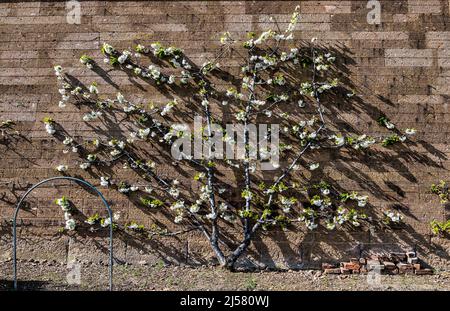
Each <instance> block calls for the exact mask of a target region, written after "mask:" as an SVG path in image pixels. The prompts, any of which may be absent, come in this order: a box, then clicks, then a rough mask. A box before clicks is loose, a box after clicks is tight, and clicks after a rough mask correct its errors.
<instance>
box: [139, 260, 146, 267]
mask: <svg viewBox="0 0 450 311" xmlns="http://www.w3.org/2000/svg"><path fill="white" fill-rule="evenodd" d="M138 264H139V265H141V266H146V265H148V263H147V261H145V260H141V261H139V262H138Z"/></svg>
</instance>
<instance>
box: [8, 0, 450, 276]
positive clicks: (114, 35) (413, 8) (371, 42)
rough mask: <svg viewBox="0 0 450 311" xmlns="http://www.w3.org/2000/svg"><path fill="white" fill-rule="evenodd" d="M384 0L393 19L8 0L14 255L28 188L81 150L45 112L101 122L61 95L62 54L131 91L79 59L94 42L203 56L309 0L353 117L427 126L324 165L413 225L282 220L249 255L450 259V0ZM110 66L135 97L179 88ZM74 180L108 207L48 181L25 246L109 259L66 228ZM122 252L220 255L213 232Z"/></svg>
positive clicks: (138, 214) (325, 10) (130, 256)
mask: <svg viewBox="0 0 450 311" xmlns="http://www.w3.org/2000/svg"><path fill="white" fill-rule="evenodd" d="M381 3H382V24H381V25H370V24H368V23H367V21H366V15H367V13H368V11H369V10H368V9H367V8H366V4H367V1H262V2H255V1H248V2H246V1H239V2H238V1H229V2H227V1H217V2H201V1H180V2H177V1H168V2H163V1H161V2H158V1H123V2H121V1H82V13H83V16H82V20H81V24H80V25H69V24H67V23H66V17H65V14H66V9H65V3H64V2H59V1H46V2H37V1H30V2H16V1H2V3H0V42H1V44H0V67H1V68H0V94H1V95H0V120H5V119H13V120H15V121H17V122H18V129H19V130H20V131H21V132H22V133H23V134H24V135H25V136H26V137H27V140H20V141H18V142H17V143H15V144H14V145H11V146H10V148H8V147H7V146H4V145H0V154H1V162H0V194H1V195H0V199H1V201H0V217H1V219H2V221H3V223H2V231H0V240H1V243H0V251H1V253H0V258H3V259H8V258H9V257H10V256H11V255H10V254H11V245H10V238H11V237H10V224H9V223H8V222H7V220H9V219H11V217H12V213H13V205H14V203H15V202H16V200H17V198H18V197H19V196H20V194H22V193H23V191H25V190H26V189H27V187H28V186H29V185H31V184H33V183H35V182H37V181H39V180H41V179H43V178H46V177H50V176H54V175H55V171H54V169H53V168H54V167H55V165H57V164H60V162H61V161H65V162H66V163H67V164H69V165H71V167H76V163H77V162H76V158H75V157H74V156H72V155H70V154H63V153H62V147H61V145H60V144H57V143H56V142H55V141H54V140H52V139H51V138H50V137H48V135H47V134H46V133H45V131H44V129H43V126H42V123H41V122H40V121H41V120H42V118H43V117H45V116H47V115H49V114H52V115H53V117H54V119H55V120H57V121H58V122H60V123H61V124H63V125H64V128H65V129H66V130H67V131H69V132H71V133H75V134H76V135H78V136H80V137H89V136H90V135H92V128H90V127H88V126H86V125H85V124H84V123H83V122H80V112H79V111H78V110H76V109H75V108H73V109H72V108H67V109H66V110H61V109H59V108H58V107H57V102H58V93H57V84H56V80H55V78H54V75H53V73H52V67H53V66H54V65H55V64H60V65H62V66H63V67H65V68H66V69H67V71H68V72H69V73H71V74H73V75H74V76H76V77H77V78H78V79H80V80H81V81H84V82H86V83H90V82H92V81H97V82H98V83H99V88H100V89H101V91H102V92H106V94H108V95H110V96H113V95H114V94H115V93H116V92H117V90H116V89H115V87H114V84H112V83H108V81H106V80H104V79H102V78H100V77H98V76H96V75H95V74H93V73H92V72H90V71H89V70H85V69H84V68H82V66H81V65H80V64H79V62H78V58H79V56H80V55H81V54H84V53H86V54H89V55H91V56H92V57H94V58H95V59H96V60H98V61H99V62H101V59H102V57H101V55H100V51H99V46H100V45H101V44H102V42H104V41H107V42H109V43H112V44H114V46H115V47H117V48H129V47H131V46H134V45H135V44H136V43H137V42H140V43H144V44H145V43H150V42H153V41H160V42H162V43H168V44H174V45H175V46H178V47H180V48H182V49H184V50H185V52H186V54H187V55H188V56H189V57H190V58H191V59H192V60H193V61H194V62H196V63H198V64H202V63H203V61H204V60H205V59H206V58H208V57H211V56H212V55H213V53H214V51H215V50H216V49H217V48H218V46H219V45H218V42H217V39H218V36H219V35H218V33H219V32H222V31H226V30H228V31H230V32H232V33H233V34H235V35H239V36H241V37H244V36H245V32H246V31H250V30H252V31H261V30H263V29H264V27H266V26H267V25H269V24H270V21H269V20H268V17H269V14H275V17H276V18H277V20H278V21H280V25H281V26H283V25H286V23H287V22H288V20H289V16H290V14H291V12H292V10H293V9H294V7H295V6H296V5H298V4H300V7H301V9H300V12H301V21H300V23H299V26H298V29H297V31H296V32H295V35H296V37H297V38H300V39H304V40H308V41H309V40H310V39H311V38H312V37H317V38H319V40H320V43H321V44H323V45H325V46H330V47H332V48H333V50H334V51H335V52H336V53H337V54H338V61H341V62H343V65H344V67H345V70H346V71H345V72H344V74H346V75H348V84H349V85H351V86H352V88H353V89H354V90H355V93H356V94H357V96H358V98H359V101H358V102H356V103H355V105H356V107H354V108H353V110H342V111H339V118H340V119H341V121H342V124H346V126H350V125H351V126H354V127H356V128H358V129H359V130H361V131H363V132H366V133H368V134H373V135H375V134H377V133H379V132H380V131H381V132H382V131H383V130H382V129H380V128H379V126H378V125H377V124H376V122H375V120H376V118H377V117H378V116H379V114H380V113H384V114H386V115H387V116H388V117H389V118H390V119H391V120H392V121H393V122H394V123H395V124H396V125H397V127H398V128H406V127H415V128H417V129H418V134H417V137H416V138H415V139H414V141H415V143H414V144H413V145H410V146H409V147H408V148H409V149H408V150H407V149H403V148H399V149H395V148H394V149H391V150H383V151H380V153H379V154H378V155H377V156H374V157H365V158H363V159H357V160H356V161H346V159H348V157H349V156H351V154H350V155H348V154H347V155H345V156H344V157H338V156H337V155H336V157H335V155H334V154H332V155H330V156H328V157H322V158H320V159H319V160H320V162H321V163H323V165H324V166H327V165H328V164H329V163H328V162H330V161H331V160H332V163H330V167H331V169H330V170H327V171H326V172H324V173H326V175H328V176H329V177H330V178H332V179H333V180H334V181H335V182H337V183H339V185H340V186H341V187H342V188H343V189H347V190H355V191H360V192H363V193H367V194H368V195H370V202H371V206H370V207H369V208H370V209H372V210H373V211H375V212H376V213H378V215H380V213H381V212H382V210H383V209H384V208H387V207H397V208H399V209H400V211H402V213H403V214H404V215H405V222H406V227H405V228H403V229H401V230H395V231H389V230H387V231H386V230H384V229H382V230H378V229H372V230H368V229H361V230H360V231H356V232H355V231H350V232H345V231H338V232H326V231H325V232H322V231H319V232H317V233H315V232H313V233H311V232H306V231H305V229H304V228H299V229H298V230H291V231H287V232H274V233H271V234H269V235H267V236H260V237H258V239H257V240H256V241H255V242H254V243H253V245H252V248H251V250H250V251H249V253H248V257H247V259H246V260H243V261H242V263H244V264H250V263H253V264H256V265H262V266H271V267H288V268H303V267H308V266H319V265H320V263H321V262H322V261H326V260H328V261H329V260H336V261H339V260H340V259H344V258H345V259H348V258H350V257H359V256H360V255H361V253H370V252H378V253H379V252H384V251H386V252H391V251H397V252H405V251H410V250H413V249H414V250H416V251H417V252H418V254H419V256H420V258H422V259H424V260H425V261H426V262H429V264H430V265H432V266H435V267H443V268H448V264H449V258H450V244H449V242H448V240H446V239H442V238H432V236H431V232H430V229H429V225H428V223H429V222H430V221H431V220H433V219H437V220H439V221H442V220H444V219H446V218H447V217H448V216H449V212H448V209H447V210H446V209H444V208H442V207H441V206H440V205H439V203H438V200H437V199H436V198H435V197H434V196H433V195H431V194H430V193H429V192H428V189H429V186H430V184H431V183H433V182H436V181H437V180H439V179H447V180H450V178H449V177H450V176H449V173H448V172H449V169H450V160H449V155H450V150H449V147H448V143H449V136H450V111H449V106H448V96H449V95H450V88H449V85H450V84H449V81H450V75H449V72H448V70H447V68H448V67H449V66H450V65H449V64H450V61H449V59H450V56H449V55H450V54H449V53H448V51H450V26H449V25H450V20H449V11H450V10H449V7H450V6H449V1H437V0H436V1H415V0H414V1H406V0H403V1H381ZM237 64H238V62H237V61H236V60H235V59H231V60H229V61H228V63H225V64H223V65H224V66H225V67H229V68H230V71H233V72H236V69H237V68H236V66H237ZM105 68H106V66H105ZM109 75H110V78H111V79H112V80H113V81H114V83H116V84H117V85H120V88H121V92H123V93H124V94H127V95H128V96H129V97H130V98H140V96H145V98H146V99H147V100H148V101H151V100H153V101H155V102H162V101H164V100H165V96H164V95H163V94H160V93H159V92H157V91H156V90H155V89H153V88H149V89H148V91H147V92H141V91H140V90H139V87H138V85H137V82H136V81H132V79H129V78H128V77H127V76H126V75H125V74H124V73H122V72H120V71H111V72H110V73H109ZM141 86H142V87H147V85H141ZM337 105H338V103H337ZM334 111H336V110H334ZM359 160H361V161H359ZM161 171H164V172H165V174H166V176H170V177H172V178H179V179H180V180H183V176H181V175H180V172H179V171H177V170H176V169H174V168H171V167H162V168H161ZM69 173H70V174H71V175H78V176H80V177H82V178H85V179H86V180H88V181H92V182H93V183H94V184H96V185H97V184H98V179H97V178H96V177H95V176H91V175H89V174H87V173H85V172H82V171H79V170H76V169H71V170H70V172H69ZM117 174H119V175H120V176H122V177H123V178H124V179H126V178H128V179H129V180H130V181H132V180H133V179H134V178H136V177H135V176H134V175H132V174H131V173H130V172H129V171H127V170H118V171H117ZM185 184H187V185H190V182H186V183H185ZM62 194H65V195H67V196H68V197H70V198H71V199H72V200H73V201H74V203H75V204H76V206H77V208H78V209H79V210H80V212H81V213H82V214H85V215H90V214H92V212H93V211H96V210H97V211H100V210H102V205H101V202H100V201H99V200H98V199H96V198H95V196H93V195H92V194H89V193H87V192H86V191H84V190H83V189H79V188H77V187H73V186H67V185H65V186H63V185H59V186H58V185H48V186H46V187H44V188H42V189H39V190H37V191H36V192H35V193H34V194H33V195H32V196H31V197H30V199H29V202H30V204H29V206H28V208H27V209H26V210H24V211H21V213H20V218H21V220H20V225H21V226H20V230H19V235H20V240H19V257H24V258H30V257H35V258H40V259H50V258H54V259H56V260H59V261H65V260H67V256H68V254H69V253H70V255H71V256H77V257H82V258H80V260H86V261H93V262H97V261H99V260H106V259H105V258H107V257H106V254H107V249H106V247H107V238H106V236H102V237H98V236H96V235H95V234H89V233H86V234H79V235H74V236H67V235H63V234H61V233H58V227H59V226H60V225H61V223H62V219H63V218H62V213H61V212H60V211H58V209H57V208H55V206H52V200H54V199H55V198H56V197H57V196H61V195H62ZM104 194H105V196H106V197H107V199H108V200H109V202H110V203H111V205H112V206H113V209H114V210H115V211H119V210H120V211H121V212H122V219H124V220H136V221H138V222H140V223H142V224H144V225H146V226H150V225H152V224H153V223H164V224H165V225H166V226H168V228H169V229H171V228H173V225H171V223H170V221H168V219H167V218H165V216H164V215H161V214H158V213H149V212H148V211H146V210H143V209H141V208H138V207H136V206H135V205H134V204H133V202H130V201H129V200H128V199H127V198H125V197H124V196H123V195H120V194H118V193H116V192H114V191H109V190H105V191H104ZM234 234H238V233H234ZM115 254H116V258H117V260H118V261H123V262H142V261H144V260H145V261H147V262H153V263H154V262H158V260H161V259H163V260H164V261H168V262H173V263H187V264H207V263H210V262H212V261H211V258H212V253H211V251H210V248H209V246H208V244H207V243H206V242H205V241H204V238H203V236H201V235H200V234H199V233H189V234H185V235H181V236H178V237H176V238H161V239H159V238H155V239H152V240H148V239H140V238H139V237H135V236H130V235H126V234H119V235H117V236H116V238H115Z"/></svg>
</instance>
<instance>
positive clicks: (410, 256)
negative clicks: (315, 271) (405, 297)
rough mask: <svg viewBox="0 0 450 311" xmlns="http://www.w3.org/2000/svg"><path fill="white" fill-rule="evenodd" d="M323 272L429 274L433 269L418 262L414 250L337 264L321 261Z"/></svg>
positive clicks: (354, 259)
mask: <svg viewBox="0 0 450 311" xmlns="http://www.w3.org/2000/svg"><path fill="white" fill-rule="evenodd" d="M322 270H323V271H324V273H325V274H361V273H363V274H364V273H369V272H375V273H379V274H390V275H395V274H416V275H431V274H433V270H431V269H429V268H424V267H422V266H421V264H420V263H419V258H417V256H416V253H415V252H407V253H391V254H390V255H389V256H378V255H373V256H370V257H367V258H364V257H362V258H359V259H358V258H352V259H350V261H349V262H341V263H340V264H339V265H338V264H331V263H323V264H322Z"/></svg>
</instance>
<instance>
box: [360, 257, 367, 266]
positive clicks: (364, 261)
mask: <svg viewBox="0 0 450 311" xmlns="http://www.w3.org/2000/svg"><path fill="white" fill-rule="evenodd" d="M366 263H367V260H366V258H363V257H361V258H359V264H360V265H365V264H366Z"/></svg>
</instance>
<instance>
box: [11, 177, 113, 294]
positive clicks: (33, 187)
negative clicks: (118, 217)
mask: <svg viewBox="0 0 450 311" xmlns="http://www.w3.org/2000/svg"><path fill="white" fill-rule="evenodd" d="M53 180H70V181H74V182H77V183H82V184H83V185H85V186H88V187H89V188H91V189H93V190H94V191H95V192H96V193H97V194H98V195H99V196H100V198H101V199H102V201H103V204H104V205H105V206H106V209H107V211H108V215H109V219H110V220H111V221H110V224H109V290H110V291H112V289H113V282H112V278H113V222H112V219H113V215H112V210H111V208H110V206H109V204H108V202H106V199H105V198H104V196H103V194H102V193H101V192H100V191H99V190H98V189H97V188H95V187H94V186H93V185H91V184H90V183H88V182H87V181H85V180H82V179H79V178H75V177H68V176H58V177H52V178H48V179H45V180H43V181H40V182H39V183H37V184H35V185H34V186H32V187H31V188H30V189H28V190H27V192H25V194H24V195H23V196H22V197H21V198H20V201H19V203H17V206H16V210H15V211H14V218H13V274H14V290H17V258H16V256H17V232H16V231H17V230H16V227H17V215H18V214H19V210H20V206H21V205H22V202H23V201H24V200H25V199H26V197H27V196H28V195H29V194H30V193H31V192H32V191H33V190H34V189H36V188H38V187H39V186H41V185H42V184H45V183H47V182H50V181H53Z"/></svg>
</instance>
